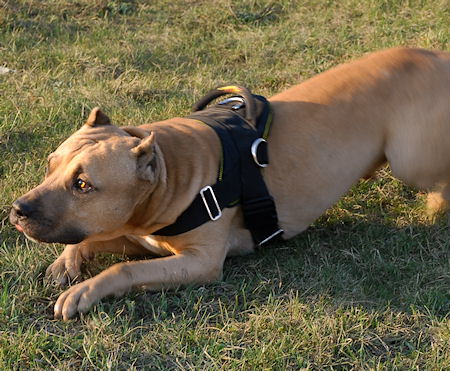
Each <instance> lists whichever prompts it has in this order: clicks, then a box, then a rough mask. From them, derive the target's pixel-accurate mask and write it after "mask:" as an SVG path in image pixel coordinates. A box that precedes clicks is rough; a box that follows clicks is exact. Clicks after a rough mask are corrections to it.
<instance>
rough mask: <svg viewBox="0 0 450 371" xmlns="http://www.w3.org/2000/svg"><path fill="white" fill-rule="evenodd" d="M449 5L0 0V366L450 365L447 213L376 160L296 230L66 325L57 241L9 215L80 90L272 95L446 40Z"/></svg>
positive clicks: (92, 93)
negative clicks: (433, 217) (57, 305)
mask: <svg viewBox="0 0 450 371" xmlns="http://www.w3.org/2000/svg"><path fill="white" fill-rule="evenodd" d="M449 16H450V9H449V4H448V2H447V1H445V0H433V1H432V0H404V1H400V0H379V1H374V0H360V1H356V0H342V1H339V2H337V1H336V2H334V1H320V0H308V1H302V2H300V1H288V0H281V1H276V2H275V1H267V0H258V1H257V0H243V1H230V0H219V1H215V2H211V1H198V0H196V1H189V0H187V1H181V0H173V1H163V0H155V1H139V2H138V1H132V0H129V1H125V0H123V1H122V0H115V1H114V0H111V1H108V0H95V1H88V0H77V1H76V2H73V1H69V0H60V1H57V0H45V1H36V0H20V1H10V0H6V1H2V2H0V56H1V57H0V58H1V59H0V65H3V66H4V67H7V68H10V69H12V70H15V72H11V73H8V74H5V75H0V96H1V99H0V151H1V157H0V192H1V193H0V222H1V225H0V227H1V232H0V233H1V234H0V369H64V370H66V369H73V370H78V369H188V370H189V369H193V370H194V369H195V370H199V369H207V370H210V369H216V370H218V369H232V370H233V369H234V370H241V369H255V370H266V369H276V370H285V369H302V368H305V369H374V370H382V369H402V370H405V369H425V370H444V369H450V318H449V312H450V289H449V287H450V273H449V272H450V255H449V251H450V249H449V247H450V236H449V229H448V225H447V223H446V221H445V220H440V221H438V222H437V223H435V224H433V223H431V222H430V221H429V220H428V219H427V218H426V217H425V216H424V208H423V204H424V198H425V195H424V194H422V193H420V192H418V191H417V190H414V189H411V188H409V187H407V186H405V185H404V184H402V183H400V182H398V181H397V180H395V179H394V178H392V177H391V175H390V173H389V170H388V169H383V170H382V171H380V172H379V173H378V174H377V177H376V178H375V179H372V180H369V181H362V182H361V183H360V184H358V185H356V186H355V187H354V188H353V189H352V190H351V191H350V192H349V193H348V194H347V195H346V196H345V197H344V198H343V199H342V200H341V201H340V202H339V203H338V204H337V205H336V206H335V207H333V208H332V209H330V210H329V211H328V212H327V213H326V214H325V215H324V216H323V217H322V218H321V219H320V220H318V221H317V222H316V223H315V224H314V225H313V226H311V228H310V229H309V230H308V231H306V232H305V233H303V234H302V235H300V236H298V237H297V238H295V239H293V240H290V241H287V242H285V243H283V244H280V245H278V246H271V247H268V248H264V249H262V250H261V251H259V252H258V253H256V254H254V255H252V256H248V257H242V258H232V259H229V260H227V262H226V265H225V274H224V279H223V281H221V282H218V283H216V284H213V285H209V286H205V287H188V288H184V289H180V290H173V291H167V292H162V293H147V292H139V291H137V292H133V293H130V294H128V295H126V296H125V297H123V298H121V299H106V300H104V301H103V302H102V303H100V304H99V305H97V306H96V307H95V308H94V309H93V310H92V311H91V312H90V313H89V314H87V315H85V316H84V317H83V318H81V319H79V320H77V321H71V322H68V323H63V322H59V321H54V320H53V319H52V311H53V309H52V307H53V304H54V302H55V300H56V298H57V297H58V295H59V293H60V289H58V288H56V287H52V286H51V285H49V284H47V283H45V282H44V280H43V272H44V271H45V268H46V267H47V266H48V265H49V264H50V263H51V262H52V261H53V260H54V259H55V258H56V257H57V255H58V252H60V251H61V250H62V246H60V245H42V244H35V243H32V242H29V241H27V240H25V239H24V238H23V237H22V236H19V235H18V233H17V232H16V231H15V230H13V228H12V227H11V226H10V225H9V224H8V213H9V205H10V204H11V203H12V201H13V200H14V199H15V198H17V197H18V196H20V195H21V194H23V193H24V192H25V191H26V190H28V189H30V188H31V187H33V186H34V185H36V184H37V183H38V182H39V181H40V179H42V177H43V174H44V167H45V158H46V156H47V155H48V154H49V153H50V152H51V151H52V149H54V148H55V147H56V146H57V145H58V143H60V142H61V141H62V140H63V139H64V138H65V137H67V136H68V135H69V134H70V133H71V132H73V131H74V130H75V129H76V128H77V127H79V125H80V124H81V123H82V122H83V120H84V119H85V118H86V115H87V112H88V111H89V109H90V108H92V107H94V106H96V105H99V106H101V107H102V108H103V109H104V110H105V111H106V112H107V113H108V114H109V115H110V116H111V117H112V119H113V121H114V122H116V123H118V124H120V125H138V124H141V123H145V122H150V121H155V120H158V119H163V118H168V117H171V116H175V115H184V114H187V113H188V112H189V108H190V106H191V105H192V103H193V102H194V100H195V99H196V98H199V97H200V96H201V95H202V94H203V93H204V92H205V91H206V90H208V89H209V88H210V87H213V86H215V85H217V84H219V83H224V82H239V83H243V84H246V85H248V86H250V87H251V88H252V90H253V91H255V92H258V93H261V94H266V95H269V96H270V95H271V94H274V93H275V92H278V91H280V90H282V89H284V88H286V87H288V86H290V85H293V84H295V83H297V82H299V81H302V80H305V79H306V78H308V77H310V76H312V75H314V74H316V73H319V72H321V71H324V70H326V69H328V68H330V67H332V66H334V65H336V64H338V63H341V62H345V61H348V60H350V59H353V58H356V57H358V56H360V55H362V54H364V53H366V52H369V51H374V50H377V49H381V48H387V47H391V46H396V45H407V46H420V47H427V48H436V49H444V50H449V32H448V19H449ZM115 259H116V258H109V257H101V258H100V259H98V260H96V261H95V262H94V264H93V265H91V266H90V267H89V271H90V273H91V274H95V273H96V272H98V271H100V270H101V269H102V268H104V267H106V266H107V265H109V264H111V262H112V261H115ZM87 274H89V273H87Z"/></svg>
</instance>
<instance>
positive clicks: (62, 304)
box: [54, 277, 101, 321]
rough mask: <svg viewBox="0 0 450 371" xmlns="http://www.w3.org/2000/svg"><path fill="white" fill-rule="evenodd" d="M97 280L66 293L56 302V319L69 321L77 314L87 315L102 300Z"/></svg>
mask: <svg viewBox="0 0 450 371" xmlns="http://www.w3.org/2000/svg"><path fill="white" fill-rule="evenodd" d="M95 279H96V278H95V277H93V278H90V279H88V280H86V281H84V282H81V283H79V284H77V285H75V286H72V287H71V288H70V289H68V290H67V291H64V292H63V293H62V294H61V295H60V297H59V298H58V300H57V301H56V304H55V308H54V314H55V318H56V319H61V318H62V319H63V320H64V321H67V320H69V319H70V318H72V317H74V316H75V315H76V314H77V313H86V312H87V311H88V309H89V308H90V307H91V306H92V305H93V304H94V303H95V302H97V301H98V300H100V299H101V296H99V290H98V288H96V283H95Z"/></svg>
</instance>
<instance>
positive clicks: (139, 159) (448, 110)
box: [10, 48, 450, 320]
mask: <svg viewBox="0 0 450 371" xmlns="http://www.w3.org/2000/svg"><path fill="white" fill-rule="evenodd" d="M269 101H270V104H271V108H272V111H273V123H272V127H271V131H270V135H269V139H268V153H269V155H270V165H269V166H268V167H266V168H264V169H263V170H262V172H263V178H264V181H265V183H266V185H267V188H268V190H269V192H270V194H271V195H272V197H273V199H274V201H275V204H276V208H277V212H278V222H279V226H280V228H282V230H283V234H282V237H283V239H289V238H292V237H294V236H296V235H297V234H299V233H300V232H302V231H304V230H305V229H306V228H307V227H308V226H309V225H310V224H311V223H312V222H313V221H314V220H315V219H316V218H318V217H319V216H320V215H321V214H323V213H324V211H325V210H327V209H328V208H329V207H330V206H332V205H333V204H334V203H335V202H336V201H337V200H338V199H339V198H340V197H341V196H343V195H344V194H345V192H346V191H347V190H348V189H349V188H350V187H351V186H352V185H353V184H355V183H356V182H357V181H358V180H359V179H360V178H361V177H366V176H370V175H371V174H372V173H373V172H374V171H375V170H376V169H378V168H379V167H380V166H382V165H383V164H384V163H386V162H388V163H389V164H390V167H391V169H392V172H393V174H394V175H395V176H396V177H398V178H399V179H401V180H403V181H404V182H406V183H408V184H410V185H413V186H416V187H418V188H421V189H426V190H433V189H434V191H433V193H432V197H431V198H430V199H431V202H430V204H432V207H433V208H434V209H441V208H443V207H445V206H447V205H448V202H449V201H450V54H448V53H446V52H437V51H427V50H422V49H409V48H395V49H390V50H385V51H381V52H376V53H373V54H369V55H368V56H365V57H363V58H362V59H359V60H356V61H354V62H351V63H348V64H344V65H341V66H338V67H336V68H334V69H331V70H329V71H327V72H324V73H322V74H319V75H317V76H315V77H313V78H311V79H309V80H307V81H305V82H303V83H301V84H299V85H296V86H294V87H292V88H290V89H288V90H286V91H284V92H282V93H280V94H277V95H275V96H274V97H272V98H270V99H269ZM220 151H221V150H220V142H219V139H218V136H217V135H216V134H215V132H214V131H213V130H212V129H211V128H210V127H208V126H207V125H199V123H198V122H196V121H195V120H192V119H189V118H179V117H177V118H172V119H169V120H166V121H162V122H156V123H152V124H146V125H142V126H138V127H124V128H120V127H117V126H115V125H113V124H111V121H110V119H109V118H108V117H107V116H106V115H105V114H104V113H103V112H102V111H101V110H100V109H98V108H95V109H93V110H92V112H91V113H90V115H89V117H88V119H87V122H86V124H85V125H84V126H82V128H81V129H80V130H78V131H77V132H76V133H74V134H73V135H72V136H70V137H69V138H68V139H67V140H66V141H65V142H63V143H62V144H61V145H60V146H59V147H58V148H57V150H56V151H55V152H54V153H52V154H51V155H50V156H49V158H48V171H47V174H46V177H45V180H44V181H43V183H42V184H40V185H39V186H37V187H36V188H34V189H32V190H31V191H29V192H28V193H26V194H25V195H24V196H22V197H21V198H19V199H18V200H17V201H15V202H14V204H13V206H12V210H11V214H10V221H11V222H12V224H14V225H15V226H16V228H17V229H18V230H19V231H21V232H23V233H24V234H25V235H26V236H28V237H30V238H32V239H34V240H37V241H41V242H57V243H63V244H67V246H66V247H65V249H64V251H63V252H62V254H61V255H60V256H59V257H58V258H57V259H56V261H55V262H54V263H53V264H51V265H50V266H49V268H48V269H47V275H48V276H49V277H50V278H52V279H53V280H55V281H56V282H58V283H59V284H61V285H64V284H66V283H68V282H69V281H70V280H74V279H77V278H79V277H80V267H81V264H82V263H83V262H84V261H87V260H90V259H92V258H93V257H94V256H95V254H97V253H104V252H106V253H113V254H125V255H129V256H153V257H155V256H158V257H157V258H154V259H147V260H133V261H129V262H122V263H118V264H115V265H113V266H111V267H109V268H108V269H106V270H104V271H103V272H101V273H100V274H98V275H96V276H94V277H92V278H89V279H87V280H85V281H83V282H80V283H77V284H75V285H73V286H71V287H70V288H69V289H68V290H67V291H65V292H63V293H62V294H61V295H60V297H59V298H58V300H57V302H56V304H55V307H54V313H55V317H56V318H62V319H64V320H68V319H69V318H71V317H73V316H75V315H76V314H77V313H84V312H86V311H87V310H88V309H89V308H90V307H91V306H92V305H93V304H94V303H95V302H97V301H99V300H101V299H102V298H103V297H105V296H108V295H116V296H119V295H122V294H123V293H125V292H127V291H128V290H130V289H132V288H134V287H144V288H146V289H149V290H161V289H167V288H173V287H178V286H180V285H185V284H205V283H209V282H213V281H216V280H219V279H220V278H221V276H222V269H223V264H224V260H225V258H226V257H227V256H231V255H241V254H248V253H251V252H252V251H254V249H255V243H254V241H253V240H252V238H251V234H250V232H249V231H248V230H247V229H246V228H245V226H244V224H243V214H242V210H241V207H240V205H237V206H235V207H230V208H226V209H224V210H223V212H222V215H221V217H220V218H219V219H218V220H215V221H212V220H211V221H208V222H207V223H205V224H203V225H201V226H199V227H197V228H194V229H193V230H190V231H188V232H185V233H182V234H179V235H174V236H156V235H152V234H153V233H155V231H158V230H160V229H161V228H164V227H165V226H168V225H171V224H172V223H174V222H175V220H176V219H177V218H178V216H179V215H180V214H181V213H182V212H183V210H185V209H186V208H187V207H188V206H189V204H190V203H191V202H192V200H193V199H194V197H196V195H197V194H198V193H199V190H200V189H202V188H203V187H205V186H206V185H210V184H213V183H214V182H215V181H216V177H217V172H218V166H219V165H218V164H219V161H220V156H221V153H220ZM436 187H437V188H436Z"/></svg>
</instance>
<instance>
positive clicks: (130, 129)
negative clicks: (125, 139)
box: [121, 126, 150, 139]
mask: <svg viewBox="0 0 450 371" xmlns="http://www.w3.org/2000/svg"><path fill="white" fill-rule="evenodd" d="M121 129H122V130H123V131H125V132H126V133H128V134H130V135H131V136H132V137H136V138H140V139H144V138H146V137H148V136H149V135H150V134H149V132H148V131H146V130H144V129H141V128H138V127H136V126H123V127H121Z"/></svg>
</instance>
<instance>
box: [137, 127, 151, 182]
mask: <svg viewBox="0 0 450 371" xmlns="http://www.w3.org/2000/svg"><path fill="white" fill-rule="evenodd" d="M131 152H132V153H133V154H134V155H135V156H136V158H137V172H138V174H137V175H138V177H139V178H141V179H143V180H148V181H149V182H154V181H155V180H156V150H155V133H153V132H152V133H150V135H149V136H147V137H146V138H144V139H142V140H141V143H139V144H138V145H137V146H136V147H134V148H133V149H132V150H131Z"/></svg>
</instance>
